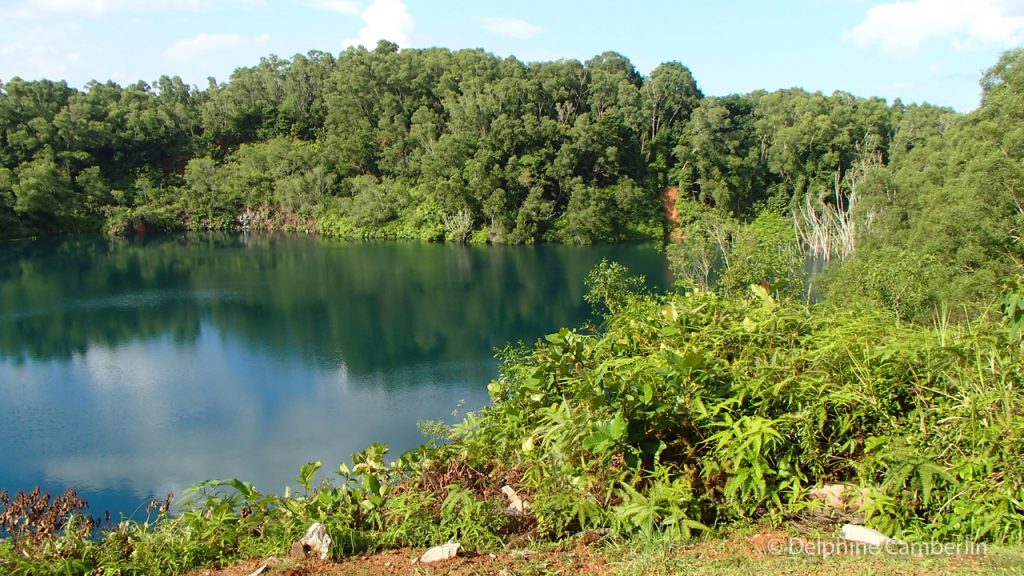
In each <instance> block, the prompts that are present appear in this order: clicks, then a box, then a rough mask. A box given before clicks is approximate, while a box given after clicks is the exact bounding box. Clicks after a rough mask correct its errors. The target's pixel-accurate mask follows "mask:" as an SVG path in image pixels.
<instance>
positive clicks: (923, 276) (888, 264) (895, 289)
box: [821, 248, 944, 322]
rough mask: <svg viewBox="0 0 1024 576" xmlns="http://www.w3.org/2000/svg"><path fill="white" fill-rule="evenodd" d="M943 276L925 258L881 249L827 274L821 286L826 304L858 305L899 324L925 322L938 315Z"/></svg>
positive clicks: (908, 252) (937, 266)
mask: <svg viewBox="0 0 1024 576" xmlns="http://www.w3.org/2000/svg"><path fill="white" fill-rule="evenodd" d="M943 275H944V270H943V269H942V267H941V266H939V265H937V263H936V262H935V260H934V259H933V258H930V257H929V256H926V255H920V254H915V253H913V252H910V251H908V250H902V249H899V248H885V249H877V250H872V251H869V252H867V253H865V254H864V255H858V256H856V257H854V258H853V259H851V260H848V261H846V262H843V263H842V264H840V265H838V266H836V267H835V268H832V269H830V270H828V272H827V273H826V275H825V278H824V279H823V280H822V282H821V284H822V285H823V286H824V290H825V291H826V292H827V295H828V296H827V297H828V299H829V300H833V301H836V302H858V303H860V304H863V305H868V306H874V307H878V308H881V309H884V310H889V311H890V312H892V313H893V314H894V315H895V316H896V318H898V319H900V320H912V321H920V322H926V321H928V320H929V319H932V318H934V317H935V315H936V312H937V311H938V310H937V308H938V305H939V302H940V301H941V299H942V298H941V296H942V291H943V290H942V287H943V285H944V278H943Z"/></svg>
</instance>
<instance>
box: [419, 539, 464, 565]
mask: <svg viewBox="0 0 1024 576" xmlns="http://www.w3.org/2000/svg"><path fill="white" fill-rule="evenodd" d="M459 548H462V544H459V543H458V542H449V543H447V544H442V545H440V546H434V547H433V548H431V549H430V550H427V551H426V552H424V553H423V556H420V558H419V561H420V562H422V563H424V564H427V563H430V562H440V561H441V560H448V559H451V558H455V557H456V556H458V554H459Z"/></svg>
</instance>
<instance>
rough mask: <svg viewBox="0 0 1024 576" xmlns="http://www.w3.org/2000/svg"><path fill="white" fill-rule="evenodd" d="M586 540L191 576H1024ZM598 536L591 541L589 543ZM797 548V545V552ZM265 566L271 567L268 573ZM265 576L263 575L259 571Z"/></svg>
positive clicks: (1021, 558) (996, 560)
mask: <svg viewBox="0 0 1024 576" xmlns="http://www.w3.org/2000/svg"><path fill="white" fill-rule="evenodd" d="M587 536H588V535H587V534H585V535H583V536H582V537H580V538H578V539H577V540H576V541H575V542H574V543H571V544H566V545H564V546H563V547H559V548H556V549H553V550H545V551H531V550H518V551H506V552H500V553H494V554H486V553H484V554H477V553H460V554H459V556H458V557H457V558H453V559H451V560H445V561H441V562H436V563H430V564H423V563H419V562H417V561H416V559H417V558H418V557H419V555H420V554H422V553H423V550H422V549H415V550H414V549H408V548H405V549H400V550H389V551H384V552H380V553H377V554H372V555H367V556H357V557H353V558H348V559H346V560H345V561H343V562H339V563H332V562H321V561H319V560H306V561H302V562H296V561H291V560H287V559H284V560H278V559H274V558H271V559H263V560H251V561H248V562H243V563H241V564H237V565H234V566H228V567H223V568H207V569H201V570H195V571H192V572H190V573H189V574H188V575H187V576H256V574H257V573H258V574H259V576H328V575H331V576H333V575H346V576H385V575H387V576H394V575H405V574H410V575H413V574H414V575H422V576H442V575H451V576H476V575H485V574H487V575H498V576H530V575H537V576H539V575H548V574H563V575H569V576H578V575H585V574H586V575H595V576H608V575H611V574H624V575H625V574H629V575H632V574H650V575H654V576H660V575H663V574H710V575H716V574H720V575H722V576H756V575H758V574H794V575H796V574H800V575H804V574H819V575H822V576H824V575H829V576H831V575H834V574H839V575H847V574H901V575H908V576H911V575H922V576H923V575H931V574H1010V575H1016V574H1024V554H1022V553H1020V552H1019V551H1017V550H1016V549H1013V550H1011V551H1010V552H1005V551H1004V552H997V553H995V554H993V555H991V556H989V557H978V556H973V557H970V556H964V557H941V558H924V557H891V556H886V555H872V556H855V555H847V556H841V555H840V556H835V557H831V558H815V557H809V556H800V555H786V554H780V553H779V550H780V549H782V548H783V547H785V546H787V545H793V543H794V542H797V543H799V542H800V541H799V539H796V540H794V536H793V535H792V534H790V533H787V532H785V531H782V530H775V529H765V530H760V531H757V532H755V533H753V534H749V535H738V536H734V537H728V538H721V539H711V540H706V541H701V542H697V543H694V544H688V545H678V546H669V547H659V546H653V547H645V546H639V547H635V548H630V547H628V546H617V545H609V544H607V543H603V542H601V541H600V539H599V538H597V537H587ZM591 536H593V535H591ZM798 545H799V544H798ZM264 565H266V566H265V567H264ZM261 568H263V570H262V571H261V572H260V569H261Z"/></svg>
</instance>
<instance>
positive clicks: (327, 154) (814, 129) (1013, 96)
mask: <svg viewBox="0 0 1024 576" xmlns="http://www.w3.org/2000/svg"><path fill="white" fill-rule="evenodd" d="M1022 67H1024V52H1022V51H1021V50H1014V51H1010V52H1007V53H1005V54H1004V55H1003V56H1002V58H1001V59H1000V61H999V62H998V63H997V64H996V65H995V66H994V67H993V68H992V69H991V70H989V71H988V72H987V73H986V75H985V76H984V78H982V85H983V99H982V102H981V107H980V108H979V109H978V110H977V111H975V112H972V113H970V114H966V115H965V114H958V113H956V112H954V111H953V110H951V109H948V108H942V107H937V106H931V105H928V104H922V105H916V104H915V105H909V106H908V105H904V104H903V103H901V102H900V101H898V100H897V101H895V102H893V103H892V104H889V103H887V102H886V101H885V100H884V99H881V98H860V97H855V96H853V95H850V94H847V93H843V92H836V93H834V94H832V95H824V94H821V93H816V92H815V93H811V92H807V91H804V90H800V89H788V90H780V91H776V92H763V91H756V92H752V93H750V94H740V95H731V96H725V97H705V96H704V95H703V94H702V93H701V91H700V89H699V88H698V85H697V82H696V81H695V79H694V78H693V75H692V74H691V73H690V71H689V70H688V69H687V68H686V67H685V66H684V65H682V64H680V63H678V62H669V63H665V64H662V65H660V66H658V67H657V68H655V69H654V70H653V71H652V72H651V73H650V75H648V76H643V75H641V74H639V73H638V72H637V70H636V68H635V67H634V66H633V64H632V63H630V61H629V60H628V59H627V58H625V57H624V56H622V55H620V54H617V53H614V52H606V53H603V54H601V55H598V56H595V57H594V58H591V59H590V60H587V61H586V62H579V61H576V60H558V61H552V62H535V63H523V62H521V61H519V60H517V59H515V58H514V57H509V58H499V57H496V56H494V55H492V54H488V53H486V52H484V51H482V50H459V51H454V52H453V51H450V50H447V49H443V48H430V49H423V50H399V49H398V47H397V46H396V45H395V44H393V43H389V42H381V43H379V44H378V46H377V47H376V48H375V49H373V50H366V49H364V48H350V49H348V50H346V51H344V52H342V53H341V54H340V55H338V56H337V57H335V56H333V55H331V54H327V53H323V52H310V53H309V54H307V55H305V56H303V55H296V56H294V57H292V58H291V59H290V60H288V59H280V58H278V57H276V56H270V57H268V58H264V59H262V60H261V61H260V63H259V64H257V65H256V66H254V67H251V68H239V69H238V70H236V71H235V72H234V74H232V76H231V78H230V80H229V81H228V82H226V83H217V82H216V81H215V80H213V79H211V80H210V83H209V86H208V87H206V88H205V89H202V90H200V89H197V88H195V87H190V86H188V85H186V84H184V83H183V82H182V81H181V79H180V78H177V77H175V78H168V77H166V76H165V77H161V78H160V79H159V80H157V81H156V82H155V83H154V84H153V85H152V86H151V85H148V84H145V83H143V82H139V83H137V84H134V85H130V86H127V87H121V86H118V85H117V84H114V83H112V82H107V83H98V82H93V83H90V84H89V85H87V86H86V87H85V89H84V90H77V89H74V88H70V87H68V86H67V84H66V83H64V82H55V81H48V80H43V81H23V80H20V79H18V78H13V79H11V80H9V81H8V82H6V83H5V84H3V86H2V90H0V236H3V237H19V236H31V235H39V234H53V233H65V232H92V231H99V230H105V231H107V232H108V233H115V234H116V233H126V232H131V231H133V230H154V229H157V230H158V229H191V230H202V229H232V228H249V229H296V230H308V231H319V232H320V233H324V234H330V235H336V236H343V237H362V238H368V237H373V238H420V239H428V240H449V241H460V242H465V241H471V242H488V241H489V242H495V243H499V242H500V243H532V242H538V241H554V242H568V243H588V242H609V241H624V240H633V239H664V238H666V237H667V236H668V235H669V234H670V233H672V231H673V226H675V224H674V223H673V222H671V221H670V220H669V219H668V218H666V198H667V197H668V198H669V199H670V201H669V202H668V204H673V203H674V204H675V207H676V208H678V211H679V218H680V219H681V222H680V223H679V225H680V226H682V228H681V229H676V235H677V236H680V235H681V236H683V237H686V238H689V239H695V238H698V237H703V238H704V239H705V240H708V239H709V238H711V239H714V238H715V235H716V234H717V235H718V238H717V240H716V241H715V242H714V243H716V244H717V246H716V247H715V250H716V251H717V252H719V253H721V252H722V251H723V248H726V249H727V248H728V246H727V244H729V243H730V242H733V243H734V242H735V241H737V239H742V237H743V234H742V233H740V232H739V231H737V229H736V228H735V227H733V228H731V229H727V230H725V231H724V232H723V231H722V230H719V229H717V228H715V227H714V226H711V227H709V226H707V225H706V224H707V223H708V222H710V221H716V222H717V221H728V222H735V223H742V222H750V221H753V220H755V219H756V218H757V217H758V216H759V215H777V216H778V217H779V218H782V219H787V220H792V221H793V222H794V223H795V224H796V225H797V226H796V230H798V231H799V237H800V238H799V239H800V243H801V245H802V247H803V248H804V249H805V250H808V249H810V250H811V251H817V252H820V253H823V254H827V253H832V254H838V255H839V256H841V257H844V258H845V257H849V256H851V255H852V254H853V251H854V248H855V247H857V248H858V253H859V252H861V249H862V248H863V249H867V251H868V252H870V251H871V250H872V249H881V248H883V247H884V248H886V249H889V250H894V249H895V250H903V249H913V250H914V251H916V252H917V253H916V254H913V255H910V256H908V255H907V254H906V253H903V254H901V255H897V256H898V257H896V258H895V261H896V262H897V263H900V262H902V263H903V264H905V265H906V266H910V267H913V266H914V265H918V264H920V263H921V262H925V261H927V260H928V259H929V258H930V259H932V260H936V261H939V262H941V263H943V265H948V266H949V269H948V270H947V272H950V273H951V274H952V273H961V272H963V273H968V274H970V275H974V276H976V275H977V274H979V273H980V274H982V275H983V276H984V283H985V284H986V285H987V286H994V285H995V283H996V282H997V280H998V279H1000V278H1006V277H1007V274H1008V272H1013V271H1014V270H1016V268H1018V267H1019V263H1020V262H1021V261H1024V255H1022V254H1024V253H1022V250H1021V245H1020V242H1019V238H1020V231H1021V225H1022V208H1021V207H1022V205H1024V202H1022V199H1024V192H1022V190H1024V177H1022V158H1024V123H1022V120H1024V118H1022V117H1024V78H1022V73H1021V68H1022ZM673 187H678V188H679V194H678V200H675V195H674V194H668V195H667V194H666V190H668V189H670V188H673ZM670 207H671V206H670ZM712 215H713V217H712ZM695 223H698V224H700V225H698V226H696V227H694V224H695ZM775 224H777V222H776V223H775ZM775 224H773V225H771V226H768V227H767V228H769V229H771V228H773V227H775V228H777V226H775ZM726 236H728V242H724V243H723V242H722V241H721V240H722V239H723V238H725V237H726ZM691 247H692V243H691ZM872 247H874V248H872ZM892 256H893V255H892V254H889V255H888V256H886V259H887V260H890V261H891V260H892ZM865 273H867V272H865ZM947 276H948V274H947ZM976 289H977V287H976V286H974V287H971V288H969V291H976Z"/></svg>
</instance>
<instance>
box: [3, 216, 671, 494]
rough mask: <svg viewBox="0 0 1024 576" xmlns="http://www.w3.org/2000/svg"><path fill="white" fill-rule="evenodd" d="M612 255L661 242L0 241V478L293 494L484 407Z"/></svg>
mask: <svg viewBox="0 0 1024 576" xmlns="http://www.w3.org/2000/svg"><path fill="white" fill-rule="evenodd" d="M602 257H608V258H612V259H618V260H620V261H623V262H625V263H627V264H628V265H630V266H631V267H632V268H634V269H635V270H636V271H639V272H643V273H645V274H647V275H648V276H650V277H652V278H655V279H656V280H660V281H661V282H663V275H664V263H663V260H662V258H661V257H660V255H659V254H657V252H656V251H655V250H653V249H651V248H645V247H595V248H568V247H536V248H511V247H451V246H440V245H430V244H398V243H380V244H351V243H341V242H334V241H326V240H320V239H315V238H306V237H296V236H271V235H265V236H231V235H217V236H181V237H167V238H160V239H156V240H153V239H147V240H132V241H124V240H122V241H109V240H106V239H97V238H93V239H74V240H67V241H37V242H17V243H10V244H5V245H2V246H0V394H3V398H4V399H5V400H4V402H3V407H2V408H0V413H2V415H3V417H4V422H5V423H6V430H5V439H6V442H5V444H6V445H7V448H6V450H5V465H4V466H3V467H2V468H0V486H6V487H10V488H27V487H30V486H32V485H33V484H36V483H43V484H44V485H45V486H47V487H49V488H51V489H61V488H63V487H64V486H68V485H70V486H75V487H78V488H81V489H83V491H84V492H85V494H86V496H87V497H91V499H92V504H93V506H92V509H93V512H94V513H95V512H97V511H101V510H102V509H111V510H117V511H122V512H130V511H131V510H132V509H134V508H135V507H136V506H137V505H138V504H139V503H140V502H143V501H145V500H146V499H147V498H148V497H149V496H150V495H154V494H156V495H160V494H162V493H164V492H165V491H168V490H172V491H176V492H177V491H180V490H181V489H182V488H183V487H185V486H187V485H189V484H191V483H193V482H195V481H196V480H200V479H205V478H211V477H240V478H245V479H249V480H252V481H254V482H255V483H256V484H257V486H259V487H261V488H263V489H266V490H275V491H279V490H281V489H282V488H283V486H284V485H285V484H287V483H289V482H291V483H294V481H293V478H294V475H295V472H296V470H297V469H298V466H299V465H301V464H302V463H304V462H306V461H309V460H322V461H324V462H325V464H333V463H336V462H339V461H342V460H347V458H348V455H349V454H350V453H352V452H354V451H357V450H360V449H362V448H363V447H365V446H366V445H368V444H369V443H371V442H373V441H377V440H383V441H386V442H389V443H390V444H391V445H392V446H393V447H394V448H395V449H396V450H401V449H405V448H408V447H411V446H413V445H414V444H415V443H417V442H418V441H420V437H419V434H418V432H417V429H416V421H417V420H418V419H422V418H440V417H445V416H447V415H449V414H450V412H451V410H452V409H453V408H454V407H455V406H456V405H457V403H458V402H459V401H460V400H465V401H466V402H467V405H468V406H469V407H478V406H480V405H482V404H483V403H484V402H486V390H485V385H486V383H487V381H488V380H489V379H490V378H492V377H494V375H495V361H494V359H493V348H494V347H495V346H500V345H502V344H504V343H506V342H509V341H515V340H521V339H523V340H533V339H535V338H537V337H538V336H540V335H542V334H544V333H546V332H549V331H552V330H554V329H556V328H557V327H558V326H561V325H565V324H578V323H579V322H581V321H582V320H583V319H584V318H585V316H586V315H587V313H588V310H587V307H586V305H585V304H584V303H583V301H582V295H583V290H584V288H583V286H582V279H583V278H584V276H585V275H586V273H587V272H588V271H589V270H590V268H592V267H593V265H594V264H595V263H596V262H597V261H599V260H600V259H601V258H602Z"/></svg>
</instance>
